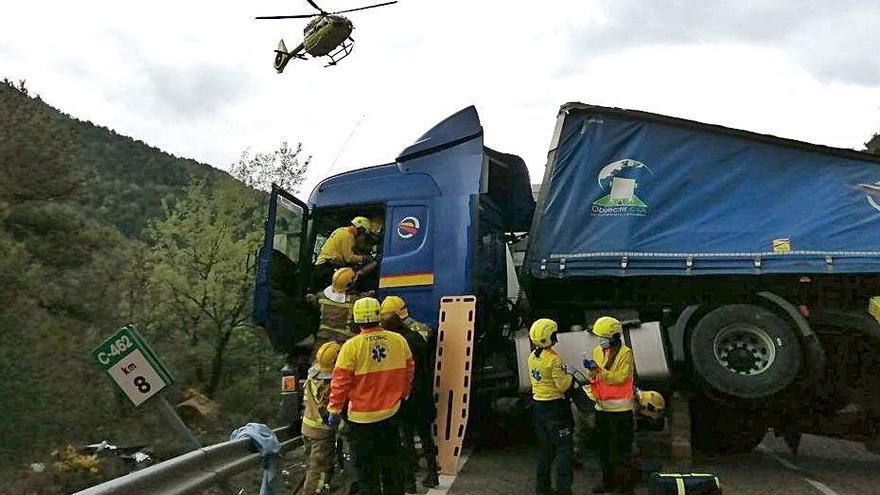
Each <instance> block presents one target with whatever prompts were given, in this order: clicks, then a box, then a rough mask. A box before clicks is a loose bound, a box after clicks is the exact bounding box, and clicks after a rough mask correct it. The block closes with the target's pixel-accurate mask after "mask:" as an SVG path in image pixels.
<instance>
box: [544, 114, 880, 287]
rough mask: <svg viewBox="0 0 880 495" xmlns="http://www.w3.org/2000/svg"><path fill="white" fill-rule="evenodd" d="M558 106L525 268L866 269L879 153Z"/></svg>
mask: <svg viewBox="0 0 880 495" xmlns="http://www.w3.org/2000/svg"><path fill="white" fill-rule="evenodd" d="M562 112H563V113H564V119H561V120H560V122H561V123H560V124H558V128H557V136H556V137H557V140H558V144H557V145H556V146H555V149H554V150H551V161H550V163H548V168H547V173H546V176H545V180H544V184H543V186H542V192H541V194H540V197H539V200H538V206H537V210H536V215H535V221H534V222H535V223H534V224H533V227H532V246H531V249H530V253H529V256H528V271H529V272H530V274H531V275H533V276H534V277H537V278H547V277H577V276H594V275H599V276H608V275H612V276H640V275H718V274H774V273H838V274H840V273H877V272H880V182H878V181H880V156H876V155H870V154H867V153H860V152H856V151H853V150H845V149H837V148H829V147H825V146H817V145H812V144H807V143H803V142H798V141H792V140H787V139H780V138H776V137H772V136H767V135H761V134H755V133H750V132H745V131H739V130H734V129H729V128H725V127H721V126H715V125H707V124H702V123H698V122H693V121H688V120H683V119H676V118H671V117H666V116H661V115H655V114H650V113H644V112H636V111H629V110H620V109H614V108H604V107H597V106H589V105H582V104H568V105H566V106H565V107H563V110H562Z"/></svg>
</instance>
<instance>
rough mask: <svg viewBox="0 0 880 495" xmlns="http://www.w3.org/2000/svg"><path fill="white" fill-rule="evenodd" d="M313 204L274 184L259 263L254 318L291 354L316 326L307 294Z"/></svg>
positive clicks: (274, 342) (276, 344)
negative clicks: (308, 238) (295, 346)
mask: <svg viewBox="0 0 880 495" xmlns="http://www.w3.org/2000/svg"><path fill="white" fill-rule="evenodd" d="M308 220H309V207H308V206H307V205H306V203H304V202H303V201H301V200H299V199H297V198H296V197H295V196H294V195H292V194H290V193H289V192H287V191H285V190H284V189H282V188H280V187H278V186H277V185H275V184H272V192H271V195H270V197H269V211H268V215H267V217H266V226H265V234H264V238H263V246H262V247H261V248H260V252H259V259H258V261H257V274H256V287H255V290H254V311H253V320H254V322H255V323H256V324H258V325H260V326H262V327H263V328H265V329H266V333H267V334H268V337H269V340H270V342H271V343H272V347H273V348H274V349H275V350H276V351H278V352H289V351H290V350H292V348H293V346H294V345H295V344H296V343H297V342H299V341H300V340H302V339H303V338H304V337H306V336H308V335H310V334H311V333H312V331H313V329H314V318H315V311H314V309H313V308H310V307H309V306H308V305H307V303H306V301H305V295H306V293H307V291H308V284H309V280H310V271H311V267H312V263H311V261H312V260H311V250H310V249H309V243H308V242H307V229H308Z"/></svg>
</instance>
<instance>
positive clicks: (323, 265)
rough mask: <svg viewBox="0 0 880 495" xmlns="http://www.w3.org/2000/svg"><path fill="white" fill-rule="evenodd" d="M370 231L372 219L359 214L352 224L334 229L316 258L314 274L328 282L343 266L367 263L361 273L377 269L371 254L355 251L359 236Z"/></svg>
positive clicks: (319, 279) (317, 278)
mask: <svg viewBox="0 0 880 495" xmlns="http://www.w3.org/2000/svg"><path fill="white" fill-rule="evenodd" d="M368 231H370V221H369V220H368V219H367V218H366V217H361V216H357V217H354V218H353V219H352V220H351V224H350V225H347V226H345V227H339V228H338V229H336V230H334V231H333V233H332V234H330V237H328V238H327V240H326V241H325V242H324V245H323V246H321V252H320V253H318V259H317V260H315V269H314V272H313V276H314V277H315V280H317V281H319V282H320V283H325V284H326V283H327V280H328V279H329V278H330V277H331V276H332V274H333V272H335V271H336V270H338V269H339V268H343V267H346V266H347V267H356V266H360V265H365V264H366V265H367V267H364V268H363V269H361V274H363V273H366V272H367V271H372V270H375V268H376V266H375V265H373V264H372V263H371V261H374V260H373V259H372V257H371V256H369V255H364V254H357V253H355V249H354V248H355V245H356V241H357V238H358V237H360V236H363V235H365V234H366V233H367V232H368Z"/></svg>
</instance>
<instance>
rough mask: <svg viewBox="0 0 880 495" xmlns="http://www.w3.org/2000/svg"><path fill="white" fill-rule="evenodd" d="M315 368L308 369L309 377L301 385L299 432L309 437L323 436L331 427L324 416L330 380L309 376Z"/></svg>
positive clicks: (326, 434) (328, 432) (328, 433)
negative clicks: (301, 399) (300, 423)
mask: <svg viewBox="0 0 880 495" xmlns="http://www.w3.org/2000/svg"><path fill="white" fill-rule="evenodd" d="M316 371H317V370H309V375H310V376H309V378H308V379H306V381H305V384H304V385H303V417H302V428H301V430H300V431H301V432H302V434H303V435H305V436H306V437H309V438H323V437H326V436H329V435H331V434H332V431H331V430H332V428H331V427H330V425H328V424H327V423H326V422H325V420H324V418H325V417H326V416H327V402H328V401H329V399H330V380H327V379H321V378H318V377H317V376H311V375H312V374H313V372H316Z"/></svg>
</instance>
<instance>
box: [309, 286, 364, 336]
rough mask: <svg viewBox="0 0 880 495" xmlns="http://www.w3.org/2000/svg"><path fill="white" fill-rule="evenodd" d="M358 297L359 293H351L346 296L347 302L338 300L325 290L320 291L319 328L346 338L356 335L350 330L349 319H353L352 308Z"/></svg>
mask: <svg viewBox="0 0 880 495" xmlns="http://www.w3.org/2000/svg"><path fill="white" fill-rule="evenodd" d="M357 298H358V297H357V294H349V295H346V296H345V302H336V301H334V300H332V299H330V298H328V297H327V296H326V295H325V294H324V293H323V292H319V293H318V305H319V307H320V308H321V325H320V326H319V329H320V330H325V331H327V332H332V333H334V334H338V335H340V336H341V337H342V338H344V339H347V338H349V337H351V336H352V335H354V334H353V333H352V332H351V330H349V321H351V308H352V306H354V302H355V300H357Z"/></svg>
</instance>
